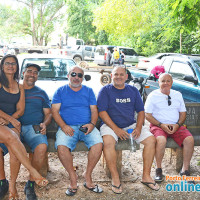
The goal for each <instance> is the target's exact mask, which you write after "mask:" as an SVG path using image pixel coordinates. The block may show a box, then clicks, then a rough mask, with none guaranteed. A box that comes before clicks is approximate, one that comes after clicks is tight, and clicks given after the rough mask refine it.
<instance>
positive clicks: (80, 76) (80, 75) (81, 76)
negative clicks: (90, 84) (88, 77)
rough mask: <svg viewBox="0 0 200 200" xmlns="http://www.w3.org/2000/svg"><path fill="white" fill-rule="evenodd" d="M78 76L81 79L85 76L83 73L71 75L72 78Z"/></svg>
mask: <svg viewBox="0 0 200 200" xmlns="http://www.w3.org/2000/svg"><path fill="white" fill-rule="evenodd" d="M76 75H77V76H78V77H79V78H83V74H82V73H76V72H72V73H71V76H72V77H75V76H76Z"/></svg>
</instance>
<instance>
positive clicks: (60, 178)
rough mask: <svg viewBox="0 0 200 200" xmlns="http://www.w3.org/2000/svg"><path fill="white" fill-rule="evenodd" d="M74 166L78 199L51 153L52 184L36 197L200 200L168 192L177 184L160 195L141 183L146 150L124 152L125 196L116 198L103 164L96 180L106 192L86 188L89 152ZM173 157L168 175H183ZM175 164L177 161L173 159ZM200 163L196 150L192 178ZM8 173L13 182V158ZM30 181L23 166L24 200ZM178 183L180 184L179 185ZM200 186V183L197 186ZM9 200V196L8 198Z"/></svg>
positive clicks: (196, 194)
mask: <svg viewBox="0 0 200 200" xmlns="http://www.w3.org/2000/svg"><path fill="white" fill-rule="evenodd" d="M73 155H74V166H76V167H77V175H78V185H79V187H78V191H77V194H76V195H75V196H74V197H67V196H66V195H65V191H66V189H67V186H68V185H69V177H68V174H67V173H66V171H65V169H64V168H63V166H62V164H61V163H60V161H59V159H58V157H57V154H56V153H49V164H50V172H48V175H47V179H48V180H49V184H48V186H47V187H44V188H39V187H36V193H37V196H38V199H39V200H46V199H49V200H61V199H77V200H79V199H80V200H89V199H101V200H111V199H123V200H128V199H131V200H142V199H154V200H156V199H173V200H174V199H175V200H176V199H185V200H186V199H200V193H199V192H167V191H166V188H165V187H166V185H167V184H169V183H172V184H174V183H175V182H169V181H164V182H163V183H161V184H160V190H159V191H152V190H151V189H149V188H147V187H146V186H144V185H143V184H141V183H140V181H141V175H142V163H143V162H142V146H141V149H140V150H138V151H137V152H136V153H130V152H129V151H123V154H122V156H123V160H122V164H123V167H122V177H121V182H122V186H123V193H122V194H120V195H117V194H114V193H113V192H112V191H111V183H110V179H109V178H108V177H107V175H106V173H105V170H104V168H103V164H102V162H101V161H99V162H98V164H97V166H96V168H95V169H94V171H93V180H94V181H95V182H96V183H98V184H99V185H100V186H101V187H102V188H103V190H104V192H103V193H101V194H95V193H93V192H91V191H89V190H87V189H85V188H84V187H83V183H84V178H83V176H82V174H83V172H84V170H85V168H86V165H87V152H75V153H73ZM170 160H171V159H170V158H169V156H167V155H166V156H165V157H164V161H163V171H164V174H165V175H166V174H168V175H172V176H173V175H179V174H178V172H176V170H175V168H174V166H173V161H171V162H170ZM172 160H173V159H172ZM199 160H200V147H195V151H194V156H193V158H192V162H191V168H190V170H191V174H192V175H193V176H197V175H200V166H198V161H199ZM155 168H156V166H155V162H154V163H153V167H152V173H151V174H152V176H154V173H155ZM5 169H6V176H7V178H8V179H9V155H7V156H6V157H5ZM27 179H28V172H27V170H26V169H25V168H24V167H23V166H22V167H21V169H20V173H19V177H18V179H17V189H18V193H19V196H20V199H22V200H24V199H25V195H24V192H23V190H24V186H25V182H26V180H27ZM176 183H179V182H178V181H176ZM197 183H198V184H199V182H197ZM4 199H5V200H6V199H8V195H7V196H6V197H5V198H4Z"/></svg>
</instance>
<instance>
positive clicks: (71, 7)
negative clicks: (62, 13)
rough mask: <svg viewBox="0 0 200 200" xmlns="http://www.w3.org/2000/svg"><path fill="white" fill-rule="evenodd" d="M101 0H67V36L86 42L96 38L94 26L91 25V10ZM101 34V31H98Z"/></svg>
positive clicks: (92, 16) (92, 41)
mask: <svg viewBox="0 0 200 200" xmlns="http://www.w3.org/2000/svg"><path fill="white" fill-rule="evenodd" d="M101 2H102V0H67V15H68V18H67V28H66V32H67V33H68V34H69V36H73V37H78V38H81V39H83V40H84V41H85V42H86V43H88V44H89V43H94V42H95V41H96V40H98V34H96V33H95V30H96V27H94V26H93V25H92V22H93V18H94V14H93V10H94V9H95V8H96V7H97V6H99V4H100V3H101ZM99 34H100V35H102V33H99Z"/></svg>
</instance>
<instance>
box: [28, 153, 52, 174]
mask: <svg viewBox="0 0 200 200" xmlns="http://www.w3.org/2000/svg"><path fill="white" fill-rule="evenodd" d="M32 158H33V153H29V160H30V162H31V161H32ZM48 171H49V162H48V152H47V153H46V156H45V159H44V163H43V166H42V168H41V169H40V174H41V175H42V176H43V177H46V176H47V172H48Z"/></svg>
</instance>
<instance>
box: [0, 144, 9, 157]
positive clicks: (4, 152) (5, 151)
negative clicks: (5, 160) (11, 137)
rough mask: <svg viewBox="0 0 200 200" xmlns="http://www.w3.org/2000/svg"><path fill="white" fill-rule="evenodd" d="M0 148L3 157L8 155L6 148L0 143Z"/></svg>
mask: <svg viewBox="0 0 200 200" xmlns="http://www.w3.org/2000/svg"><path fill="white" fill-rule="evenodd" d="M0 148H1V149H2V150H3V155H4V156H5V155H6V154H7V153H8V148H7V147H6V145H5V144H3V143H0Z"/></svg>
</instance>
